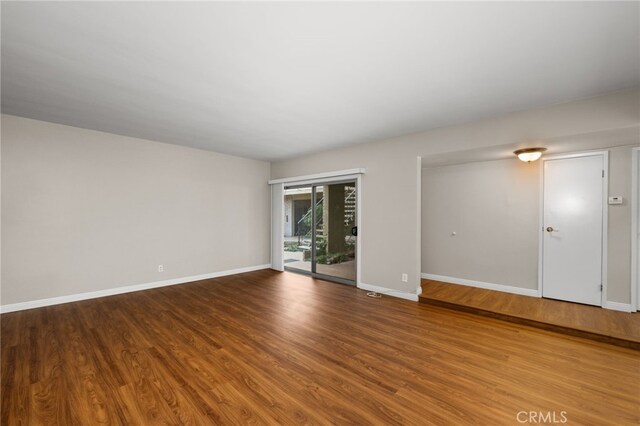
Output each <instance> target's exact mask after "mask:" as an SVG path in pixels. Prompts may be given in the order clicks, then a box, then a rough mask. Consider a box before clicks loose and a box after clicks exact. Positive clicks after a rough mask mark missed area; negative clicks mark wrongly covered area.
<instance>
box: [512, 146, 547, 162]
mask: <svg viewBox="0 0 640 426" xmlns="http://www.w3.org/2000/svg"><path fill="white" fill-rule="evenodd" d="M546 150H547V148H524V149H518V150H516V151H513V153H514V154H515V155H517V156H518V158H519V159H520V160H521V161H524V162H525V163H530V162H532V161H536V160H537V159H538V158H540V157H541V156H542V153H543V152H545V151H546Z"/></svg>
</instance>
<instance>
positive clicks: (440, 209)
mask: <svg viewBox="0 0 640 426" xmlns="http://www.w3.org/2000/svg"><path fill="white" fill-rule="evenodd" d="M631 148H632V147H631V146H621V147H615V148H608V149H607V150H608V151H609V194H610V195H622V196H623V197H624V199H625V202H624V204H623V205H611V206H608V211H609V223H608V228H609V229H608V230H609V239H608V271H607V281H608V294H607V299H608V300H609V301H613V302H618V303H630V302H631V287H630V281H631V275H630V271H631V251H630V247H631V239H630V238H631V206H630V196H631ZM539 166H540V163H532V164H526V163H523V162H521V161H519V160H518V159H516V158H515V157H514V158H513V159H509V160H498V161H484V162H476V163H467V164H458V165H450V166H443V167H434V168H427V169H423V170H422V188H423V190H422V209H423V210H422V211H423V214H422V271H423V272H425V273H428V274H435V275H443V276H447V277H453V278H462V279H468V280H473V281H481V282H485V283H490V284H500V285H506V286H512V287H519V288H524V289H537V286H538V243H539V242H538V238H539V232H540V226H539V206H540V204H539V203H540V197H541V194H540V172H541V171H540V167H539ZM452 231H456V233H457V235H456V236H455V237H454V236H451V232H452Z"/></svg>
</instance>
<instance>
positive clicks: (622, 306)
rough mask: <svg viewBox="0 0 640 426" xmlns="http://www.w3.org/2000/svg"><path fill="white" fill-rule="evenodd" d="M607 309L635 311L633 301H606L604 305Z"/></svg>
mask: <svg viewBox="0 0 640 426" xmlns="http://www.w3.org/2000/svg"><path fill="white" fill-rule="evenodd" d="M602 307H603V308H605V309H611V310H614V311H622V312H634V310H633V307H632V306H631V303H620V302H608V301H607V302H604V305H603V306H602Z"/></svg>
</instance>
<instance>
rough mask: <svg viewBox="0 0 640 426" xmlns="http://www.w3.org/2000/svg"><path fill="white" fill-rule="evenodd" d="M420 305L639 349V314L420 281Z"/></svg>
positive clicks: (438, 282)
mask: <svg viewBox="0 0 640 426" xmlns="http://www.w3.org/2000/svg"><path fill="white" fill-rule="evenodd" d="M420 301H421V302H425V303H430V304H433V305H437V306H442V307H446V308H450V309H456V310H460V311H464V312H470V313H475V314H479V315H485V316H490V317H493V318H499V319H502V320H505V321H511V322H515V323H519V324H525V325H530V326H533V327H538V328H543V329H546V330H552V331H557V332H560V333H565V334H571V335H575V336H579V337H586V338H589V339H594V340H598V341H602V342H606V343H612V344H615V345H620V346H625V347H630V348H634V349H640V313H629V312H619V311H613V310H610V309H602V308H600V307H597V306H587V305H581V304H579V303H570V302H563V301H560V300H551V299H543V298H537V297H529V296H521V295H518V294H509V293H503V292H499V291H493V290H485V289H482V288H475V287H468V286H464V285H457V284H449V283H444V282H440V281H432V280H422V294H421V295H420Z"/></svg>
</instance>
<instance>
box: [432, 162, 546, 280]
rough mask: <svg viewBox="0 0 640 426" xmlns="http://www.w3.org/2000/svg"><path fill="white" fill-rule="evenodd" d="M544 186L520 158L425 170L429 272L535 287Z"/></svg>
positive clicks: (536, 167)
mask: <svg viewBox="0 0 640 426" xmlns="http://www.w3.org/2000/svg"><path fill="white" fill-rule="evenodd" d="M539 187H540V167H539V163H533V164H525V163H523V162H522V161H520V160H518V159H509V160H498V161H485V162H480V163H469V164H460V165H454V166H445V167H436V168H431V169H423V170H422V272H426V273H430V274H436V275H444V276H448V277H453V278H463V279H468V280H474V281H482V282H486V283H492V284H502V285H508V286H513V287H521V288H527V289H536V288H537V287H538V229H539V224H538V210H539V208H540V206H539V192H540V189H539ZM452 232H456V235H455V236H452V235H451V234H452Z"/></svg>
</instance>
